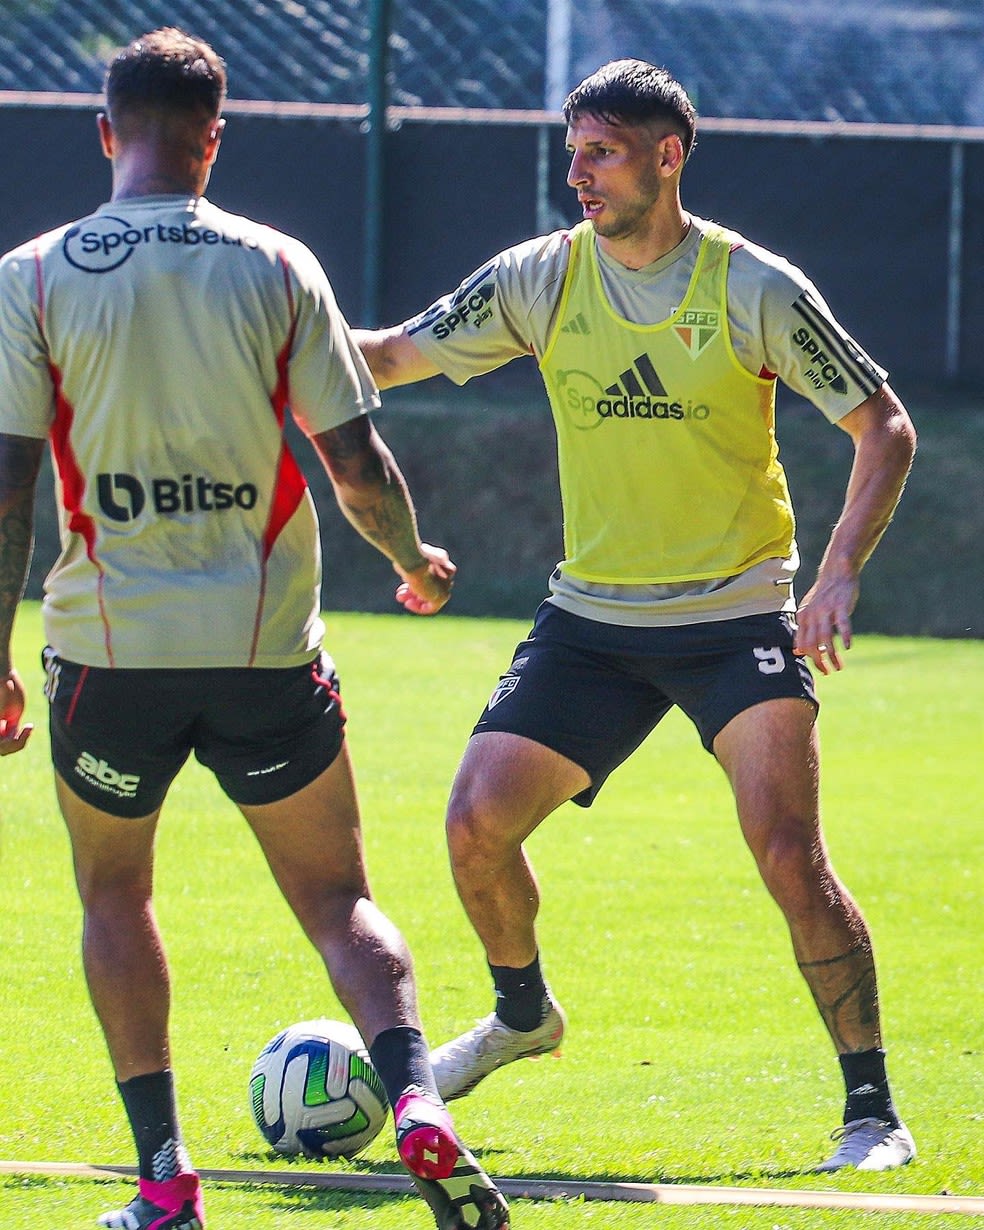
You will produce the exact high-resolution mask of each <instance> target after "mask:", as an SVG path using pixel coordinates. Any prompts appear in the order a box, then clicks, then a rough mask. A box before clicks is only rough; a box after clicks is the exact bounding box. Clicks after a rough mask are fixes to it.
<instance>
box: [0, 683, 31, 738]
mask: <svg viewBox="0 0 984 1230" xmlns="http://www.w3.org/2000/svg"><path fill="white" fill-rule="evenodd" d="M23 713H24V685H23V684H22V683H21V680H20V676H19V675H18V674H17V672H16V671H15V670H13V669H11V670H9V671H8V672H7V673H6V674H5V675H0V756H10V755H11V754H12V753H13V752H19V751H21V750H22V749H23V747H24V745H25V744H26V743H27V741H28V739H29V738H30V737H31V731H32V730H33V729H34V727H33V726H30V725H27V726H21V724H20V720H21V716H22V715H23Z"/></svg>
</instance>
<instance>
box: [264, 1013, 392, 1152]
mask: <svg viewBox="0 0 984 1230" xmlns="http://www.w3.org/2000/svg"><path fill="white" fill-rule="evenodd" d="M249 1097H250V1104H251V1105H252V1108H253V1118H254V1119H255V1120H256V1125H257V1127H258V1128H259V1129H260V1131H261V1132H262V1133H263V1135H264V1136H265V1137H266V1140H267V1142H268V1143H269V1144H271V1145H272V1146H273V1148H274V1149H276V1151H277V1152H278V1153H283V1154H286V1155H287V1156H288V1157H294V1156H296V1155H297V1154H298V1153H303V1154H304V1156H305V1157H310V1158H319V1157H355V1155H356V1154H357V1153H359V1152H361V1151H362V1150H363V1149H364V1148H365V1147H366V1145H368V1144H369V1143H370V1142H371V1141H373V1140H375V1138H376V1137H377V1136H378V1135H379V1133H380V1130H381V1129H382V1126H383V1124H384V1123H385V1122H386V1115H387V1112H388V1110H389V1104H388V1102H387V1101H386V1094H385V1092H384V1090H383V1083H382V1081H381V1080H380V1079H379V1075H378V1073H377V1072H376V1069H375V1068H374V1067H373V1066H372V1061H371V1060H370V1058H369V1052H368V1051H367V1050H366V1046H365V1043H364V1042H363V1041H362V1038H361V1037H360V1035H359V1031H358V1030H357V1029H356V1028H355V1026H354V1025H348V1024H345V1023H344V1022H342V1021H329V1020H325V1019H320V1020H317V1021H301V1022H300V1023H299V1024H297V1025H291V1026H290V1028H289V1029H284V1030H282V1031H281V1032H280V1033H279V1034H277V1036H276V1037H275V1038H271V1039H270V1041H269V1042H268V1043H267V1044H266V1046H265V1047H264V1048H263V1050H262V1051H261V1052H260V1054H259V1057H258V1058H257V1060H256V1063H255V1064H254V1065H253V1071H252V1073H251V1074H250V1078H249Z"/></svg>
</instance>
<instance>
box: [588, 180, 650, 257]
mask: <svg viewBox="0 0 984 1230" xmlns="http://www.w3.org/2000/svg"><path fill="white" fill-rule="evenodd" d="M662 190H663V180H662V178H661V177H660V175H659V172H658V171H656V170H655V168H654V169H652V170H650V171H648V172H647V173H646V174H645V175H644V176H642V177H641V178H640V182H639V184H638V186H637V188H636V192H635V193H634V195H633V197H632V198H631V199H630V200H628V201H627V202H625V204H622V205H620V206H617V207H613V206H611V204H610V198H608V197H603V198H602V199H603V200H604V201H605V204H606V206H608V207H609V208H610V209H611V211H612V212H611V216H610V217H609V218H607V219H606V217H605V216H604V215H603V216H602V217H601V218H593V219H592V220H591V225H592V226H593V227H594V232H595V234H596V235H599V236H600V237H601V238H602V239H614V240H619V239H629V238H631V237H632V236H633V235H636V234H638V233H639V231H640V230H645V229H646V227H645V219H646V217H647V215H648V214H650V212H651V211H652V210H653V208H654V206H655V205H656V203H657V202H658V200H659V198H660V195H661V193H662ZM606 212H607V210H606Z"/></svg>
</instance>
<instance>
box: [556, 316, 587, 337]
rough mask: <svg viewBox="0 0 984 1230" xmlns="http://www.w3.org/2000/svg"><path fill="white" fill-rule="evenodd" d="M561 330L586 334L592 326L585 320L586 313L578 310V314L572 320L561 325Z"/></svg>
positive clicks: (562, 331)
mask: <svg viewBox="0 0 984 1230" xmlns="http://www.w3.org/2000/svg"><path fill="white" fill-rule="evenodd" d="M560 331H561V333H580V334H584V333H590V332H591V326H590V325H589V324H588V322H587V321H586V320H585V318H584V313H583V312H578V314H577V315H576V316H575V317H574V318H573V319H572V320H569V321H568V322H567V324H566V325H561V326H560Z"/></svg>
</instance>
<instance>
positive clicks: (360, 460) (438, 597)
mask: <svg viewBox="0 0 984 1230" xmlns="http://www.w3.org/2000/svg"><path fill="white" fill-rule="evenodd" d="M312 443H313V444H314V447H315V449H316V450H317V452H318V455H319V456H320V458H321V461H322V464H323V465H324V467H325V470H326V471H327V473H328V477H329V478H330V479H331V482H332V486H333V487H334V489H335V498H336V499H337V500H338V506H339V508H341V510H342V513H343V514H344V515H345V517H346V519H347V520H348V521H349V522H350V523H351V524H352V525H353V526H354V527H355V528H356V529H357V530H358V531H359V533H360V534H361V535H362V537H363V538H365V539H366V540H367V541H368V542H371V543H372V545H373V546H374V547H376V548H377V549H378V550H379V551H381V552H382V553H383V555H385V556H386V558H387V559H388V560H390V562H391V563H392V565H393V568H394V569H395V570H396V572H397V573H398V574H399V576H400V577H401V578H402V580H403V584H402V585H400V586H399V588H398V589H397V591H396V597H397V601H399V602H402V603H403V605H404V606H405V607H406V608H407V610H409V611H413V612H414V613H415V614H417V615H433V614H436V613H437V612H438V611H439V610H440V609H441V607H443V606H444V604H445V603H446V602H447V601H448V599H449V598H450V597H451V587H452V585H453V584H454V574H455V566H454V564H452V563H451V560H450V559H449V558H448V553H447V551H445V550H444V549H443V547H433V546H430V545H429V544H428V543H425V542H421V541H420V535H419V534H418V532H417V518H416V514H415V512H414V507H413V502H412V500H411V498H410V492H409V491H408V490H407V485H406V482H405V480H404V478H403V475H402V473H401V472H400V468H399V466H398V465H397V464H396V459H395V458H394V457H393V454H392V453H391V452H390V450H389V449H388V448H387V447H386V444H385V443H384V442H383V439H382V437H381V436H380V435H379V433H378V432H377V431H376V429H375V427H374V426H373V424H372V420H371V419H370V418H369V416H368V415H363V416H360V417H359V418H355V419H350V420H349V421H348V422H347V423H343V424H342V425H341V426H340V427H336V428H334V429H333V430H331V431H323V432H321V433H320V434H319V435H316V436H314V437H313V438H312Z"/></svg>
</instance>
